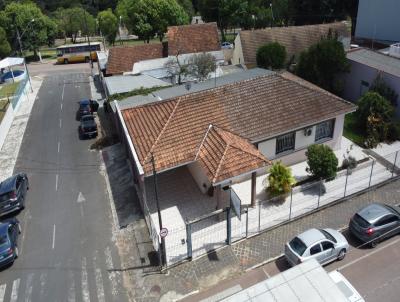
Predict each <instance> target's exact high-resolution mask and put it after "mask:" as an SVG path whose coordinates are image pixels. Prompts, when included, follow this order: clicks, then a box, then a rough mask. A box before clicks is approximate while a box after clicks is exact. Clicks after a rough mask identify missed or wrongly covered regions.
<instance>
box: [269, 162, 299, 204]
mask: <svg viewBox="0 0 400 302" xmlns="http://www.w3.org/2000/svg"><path fill="white" fill-rule="evenodd" d="M295 183H296V180H295V179H294V177H293V176H292V171H291V169H290V168H289V167H286V166H285V165H283V164H282V162H280V161H278V162H275V163H274V164H273V165H272V167H271V168H270V170H269V175H268V187H267V188H266V190H267V192H268V193H270V194H271V196H272V197H276V196H280V195H285V194H287V193H289V192H290V189H291V187H292V186H293V185H294V184H295Z"/></svg>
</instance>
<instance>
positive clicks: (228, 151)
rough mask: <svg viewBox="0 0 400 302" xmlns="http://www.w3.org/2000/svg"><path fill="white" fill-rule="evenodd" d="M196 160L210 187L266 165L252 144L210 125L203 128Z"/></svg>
mask: <svg viewBox="0 0 400 302" xmlns="http://www.w3.org/2000/svg"><path fill="white" fill-rule="evenodd" d="M196 159H197V160H198V161H199V162H200V164H201V166H202V167H203V169H204V171H205V172H206V175H207V177H208V179H209V181H210V182H211V183H212V184H215V183H218V182H220V181H222V180H224V179H228V178H232V177H234V176H238V175H241V174H243V173H246V172H249V171H254V170H256V169H258V168H261V167H265V166H267V165H268V164H270V162H269V161H268V160H267V159H266V158H265V157H264V155H262V154H261V152H260V151H258V150H257V148H256V147H255V146H254V145H253V144H252V143H250V142H249V141H247V140H246V139H244V138H241V137H240V136H238V135H235V134H233V133H231V132H228V131H226V130H223V129H220V128H218V127H215V126H213V125H210V126H209V128H208V129H207V132H206V134H205V137H204V139H203V141H202V143H201V145H200V148H199V150H198V153H197V155H196Z"/></svg>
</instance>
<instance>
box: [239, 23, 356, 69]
mask: <svg viewBox="0 0 400 302" xmlns="http://www.w3.org/2000/svg"><path fill="white" fill-rule="evenodd" d="M329 31H331V32H332V33H333V34H337V35H338V40H339V41H341V42H342V43H343V45H344V47H345V48H346V49H348V48H349V47H350V30H349V26H348V24H347V23H346V22H337V23H328V24H317V25H305V26H289V27H273V28H265V29H257V30H242V31H241V32H240V33H239V34H238V35H237V36H236V38H235V49H234V51H233V57H232V64H245V65H246V66H247V67H249V68H251V67H254V66H256V65H257V61H256V53H257V50H258V48H259V47H261V46H262V45H264V44H267V43H271V42H278V43H280V44H282V45H283V46H285V48H286V51H287V59H288V60H290V59H291V58H292V57H293V56H298V55H299V54H300V53H301V52H302V51H304V50H306V49H307V48H309V47H310V46H311V45H313V44H315V43H317V42H318V41H320V40H321V38H323V37H326V36H327V35H328V33H329Z"/></svg>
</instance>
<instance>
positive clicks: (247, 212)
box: [246, 207, 249, 238]
mask: <svg viewBox="0 0 400 302" xmlns="http://www.w3.org/2000/svg"><path fill="white" fill-rule="evenodd" d="M248 236H249V207H247V208H246V238H247V237H248Z"/></svg>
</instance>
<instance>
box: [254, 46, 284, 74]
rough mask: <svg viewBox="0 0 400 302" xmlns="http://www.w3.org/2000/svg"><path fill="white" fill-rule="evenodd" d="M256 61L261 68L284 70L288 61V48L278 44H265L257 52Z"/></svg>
mask: <svg viewBox="0 0 400 302" xmlns="http://www.w3.org/2000/svg"><path fill="white" fill-rule="evenodd" d="M256 59H257V65H258V66H259V67H262V68H269V69H282V68H283V66H284V64H285V60H286V48H285V46H283V45H281V44H279V43H278V42H273V43H268V44H265V45H263V46H261V47H260V48H259V49H258V50H257V56H256Z"/></svg>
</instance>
